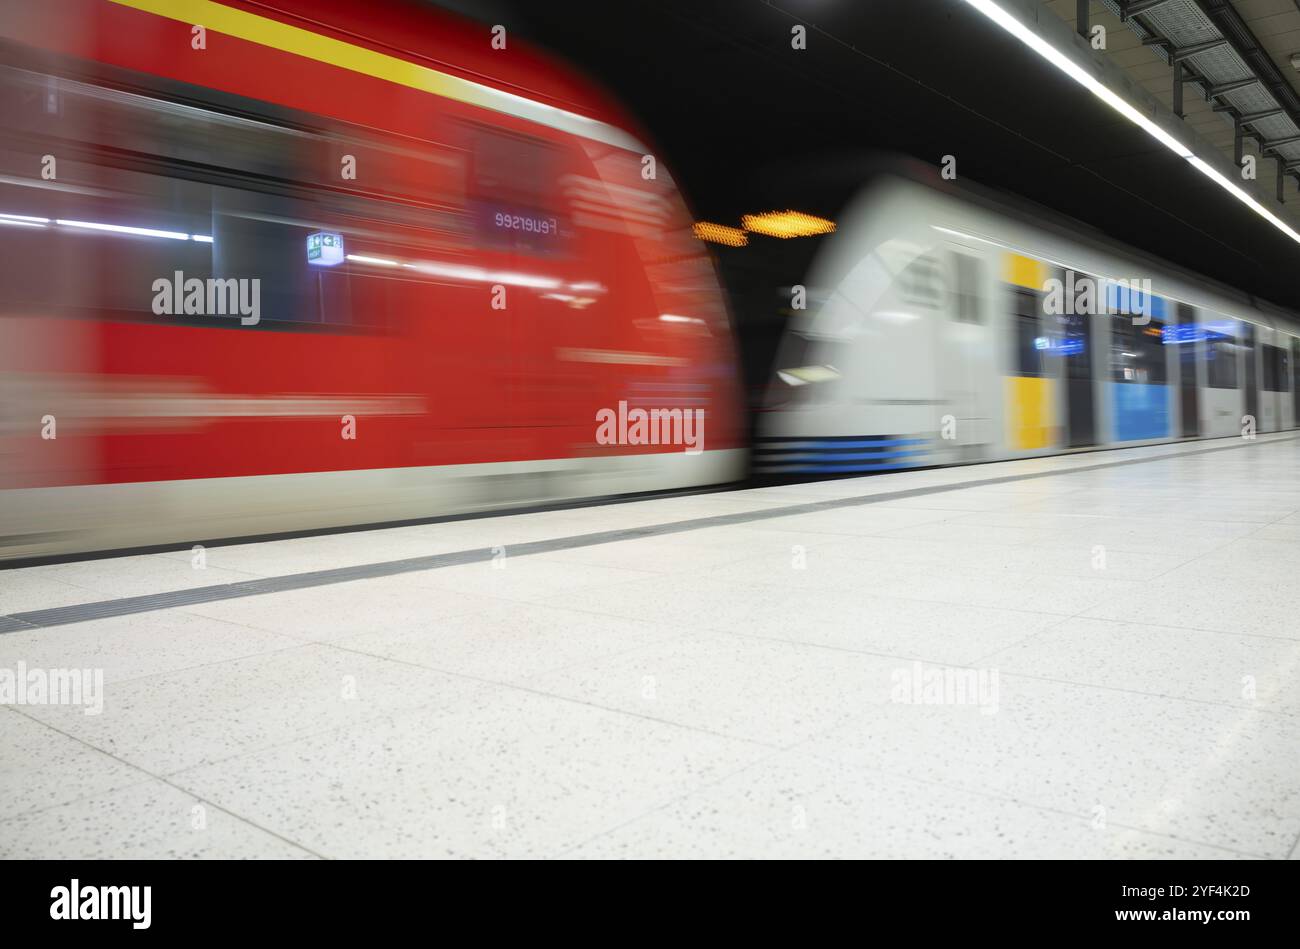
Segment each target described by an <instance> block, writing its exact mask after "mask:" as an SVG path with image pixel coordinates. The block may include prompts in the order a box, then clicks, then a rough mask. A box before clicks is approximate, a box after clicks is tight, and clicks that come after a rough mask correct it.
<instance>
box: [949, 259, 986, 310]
mask: <svg viewBox="0 0 1300 949" xmlns="http://www.w3.org/2000/svg"><path fill="white" fill-rule="evenodd" d="M952 261H953V273H954V275H955V276H956V283H957V286H956V287H955V288H954V290H953V298H954V299H953V318H954V319H956V320H957V322H959V323H982V322H984V321H983V320H981V319H980V294H979V259H978V258H975V257H972V256H971V255H970V254H959V253H954V254H953V255H952Z"/></svg>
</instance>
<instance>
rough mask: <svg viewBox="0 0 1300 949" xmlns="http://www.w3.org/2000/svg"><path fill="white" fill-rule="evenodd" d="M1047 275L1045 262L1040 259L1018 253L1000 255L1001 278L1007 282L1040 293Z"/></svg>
mask: <svg viewBox="0 0 1300 949" xmlns="http://www.w3.org/2000/svg"><path fill="white" fill-rule="evenodd" d="M1047 277H1048V273H1047V264H1045V263H1043V262H1042V261H1041V260H1034V258H1032V257H1022V256H1021V255H1020V254H1003V255H1002V279H1003V280H1004V281H1005V282H1007V283H1010V284H1014V285H1015V286H1017V287H1024V288H1025V289H1026V290H1035V291H1037V292H1039V293H1042V292H1043V287H1044V285H1045V284H1046V283H1047Z"/></svg>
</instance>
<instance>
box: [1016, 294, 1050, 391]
mask: <svg viewBox="0 0 1300 949" xmlns="http://www.w3.org/2000/svg"><path fill="white" fill-rule="evenodd" d="M1012 291H1013V293H1014V297H1013V299H1012V318H1013V321H1014V325H1015V334H1016V373H1017V375H1021V376H1043V375H1046V374H1047V367H1046V363H1045V359H1044V356H1045V354H1046V352H1047V349H1048V340H1047V337H1046V336H1044V335H1043V331H1042V327H1041V324H1040V322H1039V319H1038V315H1039V311H1040V309H1041V308H1042V305H1041V301H1040V297H1039V295H1038V294H1037V293H1034V292H1033V291H1032V290H1026V289H1024V288H1023V287H1013V288H1012Z"/></svg>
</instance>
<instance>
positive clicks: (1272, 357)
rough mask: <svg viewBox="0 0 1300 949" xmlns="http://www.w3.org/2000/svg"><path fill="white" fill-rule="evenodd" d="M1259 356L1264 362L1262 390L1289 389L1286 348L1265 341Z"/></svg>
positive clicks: (1285, 390)
mask: <svg viewBox="0 0 1300 949" xmlns="http://www.w3.org/2000/svg"><path fill="white" fill-rule="evenodd" d="M1261 356H1262V357H1263V363H1264V390H1265V391H1266V392H1288V391H1290V388H1291V386H1290V380H1289V376H1288V373H1287V357H1286V350H1284V349H1283V348H1282V347H1281V346H1270V345H1268V344H1267V343H1265V344H1264V348H1263V351H1262V353H1261Z"/></svg>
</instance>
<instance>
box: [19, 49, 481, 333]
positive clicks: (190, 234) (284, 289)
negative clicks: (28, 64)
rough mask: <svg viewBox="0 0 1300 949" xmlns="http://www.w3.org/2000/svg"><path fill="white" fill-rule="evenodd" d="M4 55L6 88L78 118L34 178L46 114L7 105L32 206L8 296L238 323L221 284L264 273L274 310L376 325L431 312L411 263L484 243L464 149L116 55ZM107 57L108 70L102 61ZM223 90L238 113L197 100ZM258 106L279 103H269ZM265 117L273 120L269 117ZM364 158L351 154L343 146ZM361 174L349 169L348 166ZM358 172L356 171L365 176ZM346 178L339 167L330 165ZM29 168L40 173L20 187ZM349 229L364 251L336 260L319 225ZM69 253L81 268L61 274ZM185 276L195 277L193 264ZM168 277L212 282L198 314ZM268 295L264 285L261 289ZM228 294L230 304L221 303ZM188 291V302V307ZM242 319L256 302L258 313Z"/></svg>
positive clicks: (25, 200) (41, 304)
mask: <svg viewBox="0 0 1300 949" xmlns="http://www.w3.org/2000/svg"><path fill="white" fill-rule="evenodd" d="M64 65H65V66H67V68H68V69H69V71H70V72H73V73H74V74H75V75H77V76H78V78H77V79H69V78H56V77H52V76H44V75H39V74H37V73H34V72H31V71H28V70H24V69H21V68H16V67H13V66H4V67H0V102H9V101H15V102H19V103H22V102H26V101H27V100H28V99H29V98H30V96H28V95H26V94H25V93H26V92H30V91H31V90H32V89H37V90H43V91H49V90H53V91H54V94H55V96H56V99H57V103H58V111H59V115H60V121H59V126H58V129H57V134H58V135H59V136H60V138H62V139H64V140H66V142H67V143H68V144H66V145H65V146H64V147H62V148H61V149H59V165H58V177H57V179H56V180H55V181H51V182H48V183H47V182H39V181H37V182H33V181H32V179H31V176H30V173H29V172H26V171H25V172H23V173H22V175H20V176H15V175H14V174H12V173H11V170H12V169H15V168H29V167H30V166H31V164H32V162H33V161H34V159H33V155H34V156H37V158H38V157H39V156H40V155H41V154H42V153H43V152H44V151H49V150H50V149H49V146H48V136H49V135H51V134H54V132H53V131H52V130H49V129H44V128H43V125H42V122H44V119H43V118H42V117H41V116H40V115H37V114H36V113H35V112H33V111H32V110H30V109H27V110H25V111H24V110H18V111H17V112H16V113H13V114H12V117H11V114H6V115H5V126H6V128H7V129H10V128H17V129H19V130H20V131H21V132H22V134H18V135H12V136H8V137H7V138H6V140H5V141H4V144H3V145H0V173H3V174H5V175H6V176H7V177H8V181H7V182H5V183H0V214H2V215H5V216H6V217H7V218H13V216H15V215H21V216H24V217H26V218H29V219H30V220H29V221H28V222H27V223H26V225H25V226H23V227H22V233H21V234H16V233H14V232H17V231H18V227H17V226H14V227H5V228H3V231H4V233H0V240H4V238H21V239H13V240H4V245H5V250H4V253H3V255H0V308H3V309H6V310H11V309H13V308H15V307H18V306H21V307H22V308H23V309H25V310H27V311H29V312H33V313H50V314H60V313H62V314H69V315H96V316H101V317H110V318H115V319H150V320H153V319H157V317H158V316H160V315H166V316H167V317H168V318H169V319H170V320H171V321H173V322H183V323H191V324H197V325H214V326H238V325H240V323H239V321H238V320H232V319H229V318H228V317H229V316H232V315H234V314H231V313H230V312H229V311H228V310H227V309H225V307H224V306H222V307H221V308H220V309H216V310H213V311H212V312H209V310H211V309H212V308H211V306H210V305H209V304H208V303H207V301H208V299H209V298H211V297H212V294H213V291H212V289H211V282H215V281H222V282H225V281H231V280H234V281H238V282H239V285H240V290H241V292H242V291H244V290H245V288H248V289H249V290H251V287H252V286H253V282H254V281H255V282H256V286H257V297H258V299H259V303H260V305H259V313H258V317H259V320H258V321H259V322H265V323H267V324H269V325H270V326H271V327H274V326H275V324H277V323H290V324H319V325H321V326H322V327H333V328H353V329H358V330H369V329H374V328H375V327H377V326H379V325H380V324H381V323H382V322H383V320H384V318H385V317H386V315H387V314H390V313H398V312H409V311H411V310H412V309H413V307H412V306H410V304H411V302H412V301H411V300H410V298H409V297H408V296H407V294H409V292H410V285H411V284H412V283H413V282H416V283H418V282H420V281H422V280H426V279H435V278H436V275H434V276H433V277H429V276H427V275H426V274H425V273H424V272H423V271H420V270H418V269H413V268H404V269H402V270H400V271H399V270H396V269H395V268H396V267H397V265H398V263H399V262H400V261H402V260H408V261H409V260H414V261H417V262H418V261H428V260H435V261H436V260H438V259H440V258H442V259H445V258H446V256H447V252H448V251H450V252H452V253H457V252H459V253H463V252H464V251H465V250H468V249H470V248H471V247H472V246H473V245H472V242H471V241H470V240H469V239H468V238H469V236H470V227H469V224H468V218H467V215H466V213H465V211H464V209H463V205H464V182H463V174H464V167H463V166H464V158H463V156H462V155H461V154H460V153H459V152H457V151H456V150H454V149H449V148H445V147H443V146H438V145H435V144H433V143H425V142H421V143H415V142H406V143H402V142H396V141H395V140H391V139H392V138H393V137H392V136H387V135H386V134H381V133H378V132H372V131H371V130H363V129H359V128H354V127H351V126H346V127H345V126H343V125H342V124H340V123H334V122H332V121H329V120H325V119H322V118H320V117H316V116H308V115H303V114H299V113H291V112H289V111H288V110H284V109H281V108H279V107H272V106H269V105H266V104H264V103H258V102H254V101H253V100H246V99H242V98H239V99H238V102H237V103H235V102H233V101H232V100H234V99H236V98H238V97H232V96H229V95H226V94H223V93H217V92H212V91H210V90H203V89H198V88H196V87H192V86H184V85H183V84H179V83H174V82H171V81H169V80H162V79H159V80H157V83H158V93H159V94H160V95H166V96H172V97H176V98H183V99H184V100H185V101H184V103H179V102H175V101H171V99H166V98H151V97H150V96H149V95H146V94H144V93H143V92H141V91H139V90H142V89H144V88H147V86H146V83H152V80H150V79H149V78H148V77H141V76H139V75H138V74H134V73H131V74H129V78H132V81H133V88H134V89H136V90H137V91H135V92H132V93H130V94H127V93H124V92H121V91H119V90H118V89H117V88H116V86H117V85H121V84H122V83H123V82H125V81H126V78H124V75H125V73H124V71H120V70H111V69H108V67H104V71H105V73H104V75H103V76H98V75H97V76H96V77H91V78H96V80H97V82H105V83H108V85H103V86H101V85H98V84H96V83H95V82H87V81H82V79H83V78H86V77H85V76H84V75H83V72H84V68H83V67H80V66H77V65H76V64H71V65H69V64H64ZM94 68H95V69H96V70H98V69H100V67H94ZM208 100H212V101H213V102H214V103H215V102H216V101H217V100H221V101H220V103H219V104H220V107H222V108H235V106H236V105H238V106H239V109H238V111H239V114H238V115H235V114H227V113H224V112H221V111H216V106H215V105H214V106H213V108H211V109H209V108H207V107H202V108H201V107H198V106H196V105H193V104H191V103H195V102H207V101H208ZM258 110H265V115H272V114H273V118H274V121H272V120H270V119H268V118H266V117H265V115H263V113H262V112H260V111H258ZM250 116H262V117H259V118H252V117H250ZM340 150H342V151H343V154H344V156H348V157H350V158H351V159H353V160H354V163H353V164H352V166H351V167H350V168H347V167H345V166H344V165H343V163H342V159H341V158H340V164H339V167H338V169H337V171H334V172H331V171H330V168H332V167H333V166H332V164H329V165H325V166H322V160H323V158H325V159H326V160H328V161H329V162H331V163H332V162H333V160H334V158H335V157H338V156H337V155H336V153H337V152H339V151H340ZM345 171H347V172H349V173H346V174H345V173H344V172H345ZM351 172H355V176H353V175H352V174H351ZM326 176H330V177H328V178H327V177H326ZM15 177H17V179H18V180H25V181H27V182H30V185H25V186H19V185H18V184H15V183H13V182H14V181H15ZM321 230H326V231H337V232H339V233H341V234H343V236H344V249H345V251H348V252H350V254H351V256H349V257H348V258H347V259H346V260H345V261H343V262H340V264H339V265H338V266H336V267H332V268H327V267H316V266H313V265H311V264H309V262H308V257H307V237H308V235H309V234H311V233H313V232H315V231H321ZM51 266H54V267H55V268H56V269H57V270H58V272H59V273H60V274H63V275H65V276H64V278H63V279H60V280H59V281H50V280H47V279H43V275H45V274H48V273H49V272H50V269H51ZM178 274H179V275H180V276H177V275H178ZM159 279H162V280H172V281H173V282H175V283H184V282H185V281H192V280H195V279H197V280H198V281H201V282H203V283H204V284H206V285H207V287H206V289H207V293H206V294H205V295H202V296H204V299H203V300H202V301H198V300H197V299H196V301H195V302H196V304H197V305H196V307H195V309H193V310H190V311H188V312H180V313H175V312H172V311H173V309H174V308H175V307H174V306H173V307H171V308H168V309H167V310H166V311H165V313H160V312H159V310H158V307H159V301H160V299H161V300H162V303H163V305H164V306H165V305H166V304H167V303H169V302H174V301H175V300H176V299H178V298H181V297H183V296H188V294H182V293H181V291H176V292H175V293H173V294H165V295H164V297H162V298H160V297H159V296H158V294H157V292H156V287H155V284H156V283H157V281H158V280H159ZM250 295H251V294H250ZM221 302H222V303H223V304H224V303H225V300H222V301H221ZM187 305H188V304H187ZM241 315H242V314H241Z"/></svg>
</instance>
